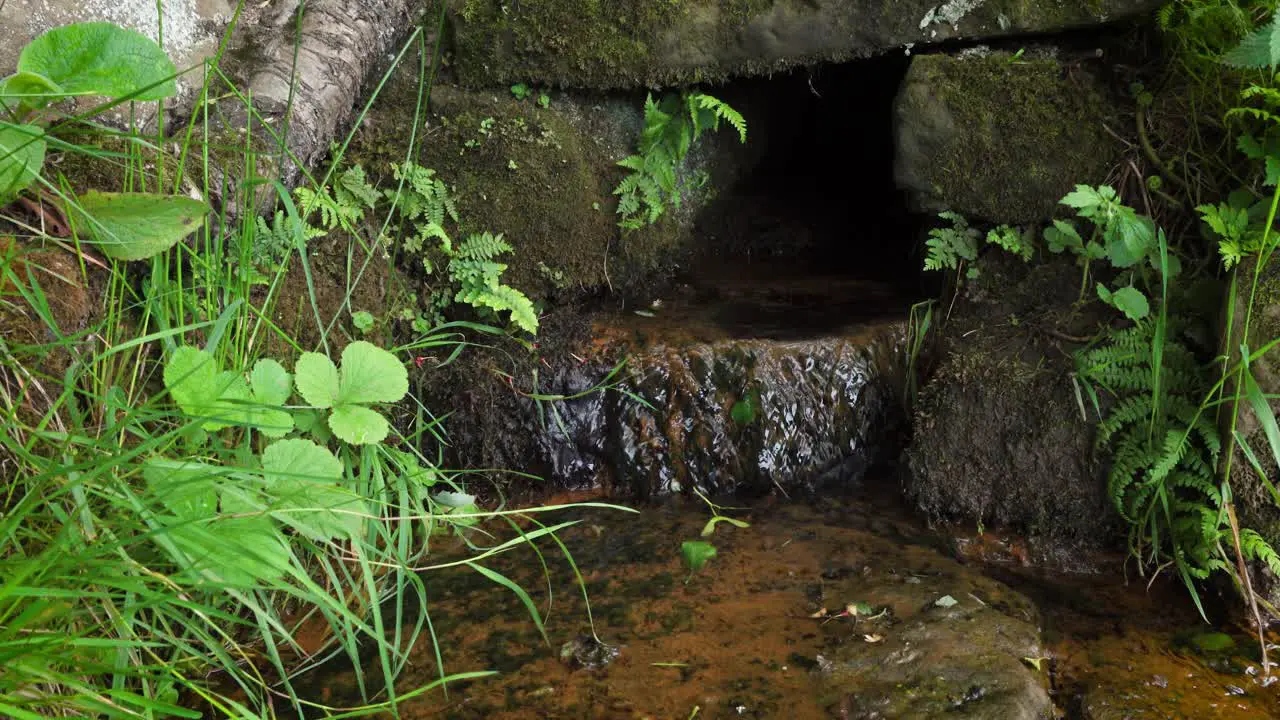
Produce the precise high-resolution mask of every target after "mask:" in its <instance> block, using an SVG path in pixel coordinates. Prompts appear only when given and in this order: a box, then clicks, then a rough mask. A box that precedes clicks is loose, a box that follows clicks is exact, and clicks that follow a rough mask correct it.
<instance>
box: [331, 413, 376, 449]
mask: <svg viewBox="0 0 1280 720" xmlns="http://www.w3.org/2000/svg"><path fill="white" fill-rule="evenodd" d="M329 429H330V430H332V431H333V434H334V435H336V436H337V437H338V439H339V440H342V441H343V442H348V443H351V444H352V445H372V444H374V443H380V442H382V441H383V440H385V439H386V437H387V433H388V432H390V429H391V428H390V425H388V424H387V419H386V418H384V417H382V415H380V414H379V413H378V411H377V410H373V409H371V408H367V407H365V406H363V405H339V406H338V407H336V408H334V409H333V414H332V415H330V416H329Z"/></svg>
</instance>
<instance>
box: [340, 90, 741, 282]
mask: <svg viewBox="0 0 1280 720" xmlns="http://www.w3.org/2000/svg"><path fill="white" fill-rule="evenodd" d="M416 82H417V81H416V77H415V76H414V73H413V72H411V71H410V70H409V69H407V68H406V69H404V70H403V71H399V72H397V75H396V77H395V79H394V80H393V81H392V82H391V83H390V84H389V86H388V89H387V90H386V91H385V92H384V95H383V96H381V97H379V98H378V99H377V101H376V102H375V104H374V107H373V110H372V112H371V113H370V115H369V117H368V118H367V120H366V122H365V125H364V126H362V127H361V128H360V130H359V132H358V133H357V134H356V136H355V139H354V141H353V143H352V146H351V150H350V152H349V154H348V156H347V159H348V160H349V161H350V162H353V163H360V164H361V165H363V167H364V168H365V170H366V171H367V172H368V173H369V174H370V176H371V178H372V179H373V180H374V182H375V183H377V184H379V185H380V186H382V187H384V188H391V187H394V186H395V180H394V179H393V178H392V177H391V164H392V163H399V162H403V161H404V158H405V151H406V146H407V143H408V134H409V128H411V127H412V126H413V120H414V118H413V112H414V108H415V107H416V106H417V102H416V92H417V85H416ZM642 103H643V98H640V97H635V98H631V99H602V98H574V97H570V96H566V95H564V94H561V93H555V94H554V98H553V99H552V100H551V102H550V103H549V106H548V107H541V106H540V105H539V104H538V103H536V102H534V101H533V99H526V100H523V101H522V100H518V99H516V98H515V97H514V96H513V95H512V94H511V92H509V90H507V89H506V88H502V89H498V90H486V91H482V90H466V89H462V88H458V87H454V86H447V85H437V86H436V87H435V88H434V89H433V91H432V93H431V102H430V108H429V111H428V113H427V115H426V118H425V120H426V125H425V127H426V129H425V130H421V131H420V132H423V133H424V136H423V140H422V146H421V150H420V151H419V153H418V159H417V161H418V162H419V163H420V164H422V165H424V166H427V167H430V168H432V169H434V170H436V172H437V173H438V174H439V177H441V178H442V179H443V180H444V182H445V183H447V184H448V185H449V186H450V187H451V188H452V189H453V196H454V200H455V202H456V204H457V208H458V213H459V217H460V223H459V227H458V228H457V229H456V231H455V230H454V229H453V228H450V232H451V234H455V235H456V236H457V237H465V236H466V235H468V234H470V233H476V232H485V231H488V232H492V233H495V234H496V233H502V235H503V236H504V238H505V239H506V240H507V241H508V242H509V243H511V245H512V246H513V247H514V249H515V250H514V252H513V253H512V254H511V255H508V256H505V257H504V258H503V259H502V261H503V262H505V263H507V264H508V265H509V268H508V270H507V271H506V273H505V274H504V275H503V282H504V283H506V284H509V285H512V286H514V287H516V288H518V289H520V290H521V291H523V292H524V293H525V294H527V295H528V296H529V297H531V298H533V299H535V300H538V299H547V298H555V299H572V298H573V297H575V296H584V295H590V294H594V293H596V292H599V291H600V290H602V289H610V288H611V289H613V290H619V291H632V290H634V289H635V288H640V287H644V286H645V285H646V284H647V283H649V282H651V281H654V280H657V279H661V278H663V277H665V276H666V274H667V272H668V271H669V270H670V269H672V268H673V267H674V266H675V264H676V263H677V262H679V261H680V260H682V259H683V258H684V257H687V256H688V254H689V252H690V251H691V244H692V243H693V241H694V237H693V234H692V232H691V230H692V225H693V219H694V216H695V215H696V213H697V211H698V210H699V209H700V208H701V207H703V206H704V205H705V203H706V202H709V200H710V198H711V196H712V192H713V191H712V188H716V187H721V186H723V185H724V184H728V183H729V182H730V181H731V179H732V177H733V176H734V174H735V173H736V172H737V170H734V168H735V167H737V165H738V164H740V163H738V161H737V158H736V156H735V155H734V154H733V153H735V152H738V151H737V150H736V149H735V148H736V146H737V145H738V143H737V138H736V137H730V136H731V135H732V133H715V134H710V133H709V134H707V135H705V136H704V138H703V140H701V141H700V142H699V145H698V146H696V147H695V149H694V150H693V151H692V152H691V153H690V155H689V158H688V160H687V162H686V166H687V167H686V171H687V172H689V173H699V174H703V173H705V175H706V176H707V177H709V178H710V182H709V183H708V185H707V187H706V188H704V189H703V190H702V191H700V192H692V193H690V194H688V195H687V197H685V199H684V200H685V201H684V202H683V203H682V204H681V206H680V208H679V209H678V210H675V209H673V210H672V211H671V212H668V213H666V214H664V216H663V218H662V219H661V220H660V221H659V222H658V223H657V224H656V225H653V226H651V227H647V228H644V229H642V230H637V231H628V232H625V233H623V232H622V231H621V230H620V229H619V228H618V226H617V215H616V212H615V211H616V207H617V203H616V199H615V196H614V195H613V189H614V188H615V187H616V186H617V184H618V182H619V181H620V180H621V179H622V178H623V175H624V172H625V171H624V170H623V169H622V168H620V167H618V165H617V161H618V160H621V159H622V158H624V157H626V156H627V155H629V154H631V153H632V152H634V145H635V143H636V141H637V139H638V138H639V135H640V131H641V129H642V127H643V115H642ZM730 145H732V146H734V147H729V146H730Z"/></svg>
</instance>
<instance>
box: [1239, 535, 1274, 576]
mask: <svg viewBox="0 0 1280 720" xmlns="http://www.w3.org/2000/svg"><path fill="white" fill-rule="evenodd" d="M1240 551H1241V552H1242V553H1244V557H1245V559H1246V560H1254V561H1260V562H1262V563H1265V564H1266V566H1267V567H1269V568H1271V572H1273V573H1275V574H1276V575H1280V554H1277V553H1276V550H1275V548H1273V547H1271V543H1269V542H1267V541H1266V539H1265V538H1263V537H1262V535H1260V534H1258V532H1257V531H1256V530H1253V529H1251V528H1242V529H1241V530H1240Z"/></svg>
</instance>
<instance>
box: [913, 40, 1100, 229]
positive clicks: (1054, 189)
mask: <svg viewBox="0 0 1280 720" xmlns="http://www.w3.org/2000/svg"><path fill="white" fill-rule="evenodd" d="M895 113H896V122H897V128H896V135H897V149H898V153H897V160H896V168H895V175H896V176H897V181H898V184H899V186H900V187H902V188H903V189H905V190H908V191H910V192H911V193H912V196H913V199H914V201H915V204H916V205H918V206H919V208H920V209H921V210H924V211H929V212H938V211H941V210H954V211H957V212H959V213H961V214H964V215H968V216H973V217H978V218H983V219H986V220H990V221H992V222H1007V223H1028V222H1033V221H1037V220H1042V219H1045V218H1048V217H1051V216H1052V215H1053V212H1054V207H1055V205H1056V204H1057V202H1058V200H1059V199H1060V198H1061V197H1062V196H1063V195H1065V194H1066V193H1067V192H1069V191H1070V190H1071V188H1072V187H1074V186H1075V185H1076V184H1077V183H1089V184H1096V183H1100V182H1102V181H1103V180H1104V179H1105V178H1106V175H1107V172H1108V170H1109V169H1110V167H1111V163H1112V162H1113V161H1114V159H1115V158H1116V157H1118V156H1119V154H1120V151H1121V148H1120V147H1119V141H1117V140H1116V139H1115V138H1114V137H1112V136H1111V135H1110V134H1108V133H1107V131H1106V129H1105V127H1104V125H1105V123H1106V120H1107V109H1106V104H1105V102H1104V100H1103V98H1102V95H1101V94H1100V93H1099V92H1098V90H1097V89H1096V88H1095V87H1094V86H1093V84H1092V83H1091V82H1090V81H1089V80H1088V79H1087V78H1085V77H1083V76H1080V75H1078V74H1077V75H1076V76H1073V77H1071V78H1068V77H1066V76H1065V75H1064V72H1063V69H1062V67H1061V66H1060V65H1059V64H1058V63H1057V61H1055V60H1053V59H1052V58H1047V57H1046V58H1036V59H1019V60H1018V61H1016V62H1014V61H1012V59H1011V58H1010V56H1008V55H1006V54H1002V53H1001V54H992V55H987V56H960V57H952V56H947V55H922V56H918V57H916V58H915V59H914V60H913V61H912V63H911V68H910V70H908V72H907V76H906V78H905V79H904V81H903V85H902V90H901V92H900V93H899V96H898V101H897V107H896V108H895Z"/></svg>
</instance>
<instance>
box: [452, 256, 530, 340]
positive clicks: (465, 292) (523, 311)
mask: <svg viewBox="0 0 1280 720" xmlns="http://www.w3.org/2000/svg"><path fill="white" fill-rule="evenodd" d="M509 252H511V245H510V244H508V243H507V242H506V241H505V240H503V239H502V236H501V235H493V234H491V233H487V232H486V233H481V234H478V235H472V236H470V237H468V238H467V239H466V240H464V241H462V243H461V244H459V245H458V249H457V251H456V252H455V253H454V254H453V257H452V259H450V260H449V276H450V277H451V278H452V279H453V280H454V282H456V283H457V284H458V294H457V295H456V296H455V297H454V300H456V301H457V302H464V303H467V304H468V305H471V306H472V307H476V308H489V309H490V310H493V311H494V312H510V313H511V321H512V322H513V323H515V324H516V326H517V327H519V328H520V329H521V330H524V331H525V332H527V333H530V334H535V333H537V332H538V314H537V312H536V311H535V310H534V308H533V302H532V301H531V300H529V298H528V297H526V296H525V294H524V293H522V292H520V291H519V290H516V289H515V288H513V287H511V286H509V285H503V284H502V282H501V278H502V273H503V272H504V271H505V270H506V269H507V266H506V265H504V264H502V263H499V262H494V261H493V259H494V258H496V257H498V256H500V255H502V254H505V253H509Z"/></svg>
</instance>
